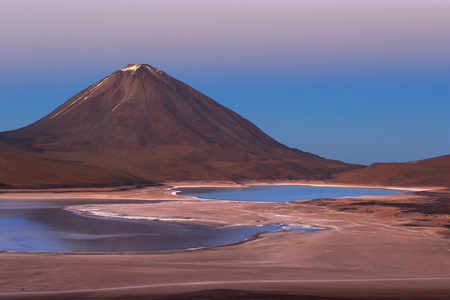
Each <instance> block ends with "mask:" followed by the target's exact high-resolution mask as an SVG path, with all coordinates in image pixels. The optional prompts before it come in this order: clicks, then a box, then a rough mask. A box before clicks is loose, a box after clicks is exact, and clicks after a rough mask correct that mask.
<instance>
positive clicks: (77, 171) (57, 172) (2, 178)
mask: <svg viewBox="0 0 450 300" xmlns="http://www.w3.org/2000/svg"><path fill="white" fill-rule="evenodd" d="M140 183H147V184H149V183H150V182H144V181H143V180H141V179H139V178H136V177H134V176H132V175H129V174H126V173H123V172H117V171H111V170H106V169H102V168H98V167H90V166H86V165H83V164H79V163H75V162H65V161H60V160H56V159H51V158H42V157H39V156H36V155H33V154H24V153H18V152H12V151H7V150H4V149H0V188H58V187H96V186H105V185H106V186H117V185H131V184H140Z"/></svg>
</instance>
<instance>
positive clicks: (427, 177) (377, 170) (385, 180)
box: [333, 155, 450, 187]
mask: <svg viewBox="0 0 450 300" xmlns="http://www.w3.org/2000/svg"><path fill="white" fill-rule="evenodd" d="M449 157H450V155H445V156H440V157H436V158H430V159H426V160H421V161H417V162H407V163H375V164H372V165H370V166H368V167H366V168H364V169H359V170H352V171H347V172H343V173H340V174H337V175H335V176H334V178H333V182H337V183H360V184H381V185H403V186H414V185H418V186H445V187H450V167H448V166H447V164H448V158H449Z"/></svg>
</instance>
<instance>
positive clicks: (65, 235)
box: [0, 199, 281, 252]
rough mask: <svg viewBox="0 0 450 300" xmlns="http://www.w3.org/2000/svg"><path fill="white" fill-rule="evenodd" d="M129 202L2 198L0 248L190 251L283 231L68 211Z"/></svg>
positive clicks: (56, 250) (63, 250)
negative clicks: (93, 205) (112, 216)
mask: <svg viewBox="0 0 450 300" xmlns="http://www.w3.org/2000/svg"><path fill="white" fill-rule="evenodd" d="M136 202H138V203H143V202H155V201H139V200H137V201H123V200H119V201H117V200H85V199H83V200H66V199H64V200H30V199H0V249H1V250H8V251H32V252H146V251H165V250H184V249H189V248H199V247H207V246H214V245H219V244H225V243H231V242H236V241H240V240H244V239H245V238H246V237H248V236H249V235H251V234H253V233H256V232H258V231H260V230H269V231H274V230H280V229H281V226H259V227H239V228H216V227H213V226H205V225H196V224H183V223H170V222H162V221H143V220H121V219H106V218H96V217H87V216H81V215H78V214H75V213H73V212H70V211H67V210H64V208H65V207H67V206H71V205H77V204H79V205H81V204H97V203H136Z"/></svg>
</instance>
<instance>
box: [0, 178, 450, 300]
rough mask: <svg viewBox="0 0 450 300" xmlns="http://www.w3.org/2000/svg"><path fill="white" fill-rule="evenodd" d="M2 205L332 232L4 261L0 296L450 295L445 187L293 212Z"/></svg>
mask: <svg viewBox="0 0 450 300" xmlns="http://www.w3.org/2000/svg"><path fill="white" fill-rule="evenodd" d="M180 184H181V183H176V185H180ZM191 184H192V183H187V184H186V185H191ZM204 184H206V185H211V184H212V183H204ZM224 184H226V183H222V185H224ZM228 184H230V183H228ZM3 196H4V197H7V198H10V197H44V198H45V197H58V198H61V197H67V198H80V197H84V198H92V197H95V198H121V199H159V200H160V201H158V203H147V204H114V205H94V206H93V205H91V208H93V207H94V208H96V209H97V210H98V209H100V210H102V211H106V212H116V213H117V214H118V215H120V216H153V217H154V216H156V217H161V218H164V217H178V218H179V217H183V216H184V217H186V218H187V219H189V220H190V221H194V222H199V223H209V224H216V225H220V226H230V225H233V224H241V225H245V224H247V225H256V224H271V223H274V222H290V223H292V224H294V225H295V226H317V227H322V228H327V229H326V230H322V231H318V232H300V231H277V232H261V233H259V234H257V235H254V236H251V237H249V238H248V239H247V240H246V241H243V242H238V243H234V244H229V245H223V246H217V247H210V248H205V249H197V250H188V251H172V252H159V253H141V254H132V253H121V254H106V253H105V254H98V253H97V254H94V253H78V254H76V253H67V254H61V253H13V252H3V253H0V265H1V267H2V272H1V273H0V299H34V300H36V299H442V300H444V299H448V297H449V296H450V288H449V287H450V285H449V283H450V272H449V270H450V261H449V260H448V254H449V252H448V249H449V246H450V244H449V239H448V237H449V230H450V228H449V223H448V215H449V212H448V203H449V199H450V198H449V196H450V192H449V191H448V190H446V189H441V190H437V191H421V192H410V193H404V194H398V195H390V196H367V197H358V198H343V199H319V200H313V201H299V202H288V203H270V202H265V203H262V202H240V201H224V200H210V199H204V200H201V199H195V198H191V197H188V196H176V195H172V193H171V191H170V190H167V186H166V187H162V186H160V187H148V188H143V189H130V190H119V189H117V190H116V191H113V190H111V189H109V190H105V191H101V190H96V191H95V192H92V191H91V192H90V191H83V190H79V191H78V192H68V193H61V191H59V193H58V194H54V192H52V191H51V190H48V191H46V192H41V193H37V194H35V195H33V194H24V193H17V192H16V193H8V194H4V195H3ZM73 209H80V210H81V211H82V210H83V207H79V208H77V207H73Z"/></svg>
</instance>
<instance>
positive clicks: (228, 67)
mask: <svg viewBox="0 0 450 300" xmlns="http://www.w3.org/2000/svg"><path fill="white" fill-rule="evenodd" d="M0 40H1V44H2V46H1V47H0V62H1V64H0V65H1V66H2V67H1V69H0V131H5V130H11V129H15V128H19V127H22V126H25V125H27V124H30V123H32V122H34V121H36V120H38V119H39V118H41V117H43V116H45V115H46V114H47V113H49V112H50V111H51V110H53V109H54V108H56V107H57V106H58V105H60V104H62V103H63V102H64V101H65V100H67V99H68V98H70V97H71V96H73V95H74V94H75V93H77V92H79V91H80V90H81V89H83V88H85V87H87V86H88V85H90V84H92V83H94V82H95V81H97V80H100V79H101V78H103V77H105V76H106V75H108V74H110V73H111V72H114V71H115V70H117V69H120V68H122V67H123V66H125V65H126V64H128V63H148V64H151V65H153V66H155V67H157V68H160V69H162V70H164V71H165V72H167V73H168V74H169V75H172V76H173V77H175V78H177V79H179V80H181V81H183V82H185V83H187V84H189V85H191V86H192V87H194V88H196V89H197V90H199V91H201V92H203V93H204V94H206V95H208V96H210V97H211V98H213V99H215V100H216V101H218V102H219V103H221V104H222V105H224V106H227V107H229V108H230V109H233V110H234V111H236V112H238V113H239V114H241V115H242V116H243V117H245V118H247V119H249V120H250V121H252V122H253V123H255V124H256V125H257V126H259V127H260V128H261V129H262V130H264V131H265V132H266V133H268V134H269V135H271V136H272V137H274V138H275V139H277V140H279V141H280V142H282V143H284V144H286V145H288V146H290V147H295V148H299V149H301V150H303V151H308V152H313V153H315V154H318V155H320V156H323V157H326V158H332V159H339V160H343V161H346V162H352V163H363V164H370V163H373V162H389V161H412V160H417V159H422V158H428V157H433V156H438V155H444V154H448V153H450V151H449V149H450V118H449V116H450V2H449V1H440V0H427V1H425V0H423V1H419V0H408V1H406V0H389V1H387V0H377V1H375V0H333V1H331V0H315V1H312V0H296V1H288V0H277V1H276V0H273V1H272V0H259V1H256V0H248V1H236V0H228V1H214V0H212V1H211V0H208V1H207V0H192V1H181V0H178V1H177V0H167V1H151V0H150V1H138V0H129V1H116V0H109V1H101V0H100V1H87V0H77V1H75V0H73V1H71V0H68V1H56V0H41V1H31V0H28V1H27V0H19V1H17V0H3V1H2V3H1V9H0Z"/></svg>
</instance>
